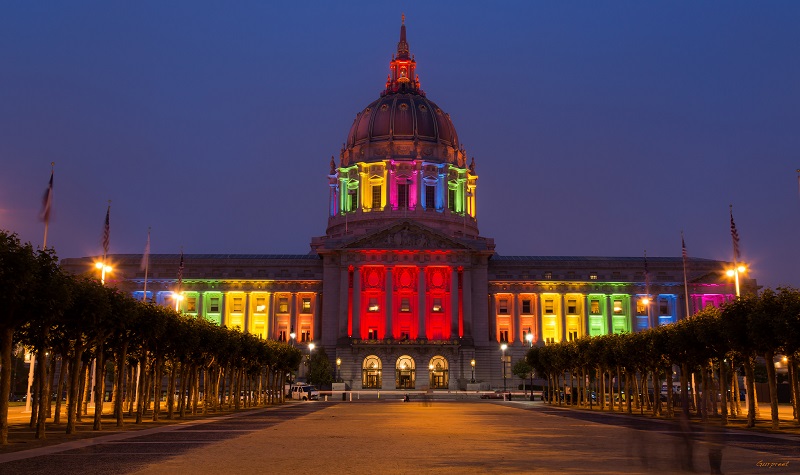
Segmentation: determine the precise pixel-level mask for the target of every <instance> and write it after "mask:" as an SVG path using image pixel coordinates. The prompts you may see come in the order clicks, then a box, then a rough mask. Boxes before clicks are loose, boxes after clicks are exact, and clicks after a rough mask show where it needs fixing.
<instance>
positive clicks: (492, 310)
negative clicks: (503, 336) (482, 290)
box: [489, 293, 497, 341]
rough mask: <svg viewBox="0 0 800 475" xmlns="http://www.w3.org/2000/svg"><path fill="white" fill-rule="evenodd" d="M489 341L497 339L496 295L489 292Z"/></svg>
mask: <svg viewBox="0 0 800 475" xmlns="http://www.w3.org/2000/svg"><path fill="white" fill-rule="evenodd" d="M489 341H497V296H496V295H495V294H494V293H490V294H489Z"/></svg>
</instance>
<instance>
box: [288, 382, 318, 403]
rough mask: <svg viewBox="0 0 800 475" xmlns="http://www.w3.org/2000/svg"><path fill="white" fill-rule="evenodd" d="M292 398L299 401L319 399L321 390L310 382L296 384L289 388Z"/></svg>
mask: <svg viewBox="0 0 800 475" xmlns="http://www.w3.org/2000/svg"><path fill="white" fill-rule="evenodd" d="M289 393H290V394H291V397H292V399H297V400H299V401H318V400H319V391H317V388H316V387H314V386H311V385H310V384H294V385H292V387H291V389H290V390H289Z"/></svg>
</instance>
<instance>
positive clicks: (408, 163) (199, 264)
mask: <svg viewBox="0 0 800 475" xmlns="http://www.w3.org/2000/svg"><path fill="white" fill-rule="evenodd" d="M416 67H417V65H416V62H415V60H414V57H413V56H412V55H410V54H409V47H408V43H407V42H406V31H405V25H402V26H401V27H400V42H399V43H398V45H397V52H396V54H395V55H393V56H392V61H391V63H390V74H389V77H388V78H387V80H386V84H385V88H384V90H383V91H382V92H381V93H380V96H379V97H378V98H377V99H376V100H375V101H373V102H372V103H370V104H369V105H367V106H366V107H365V108H364V109H363V110H362V111H361V112H359V113H358V114H357V115H356V117H355V120H354V121H353V124H352V126H351V127H350V131H349V132H348V134H347V138H346V143H345V147H344V148H343V149H342V151H341V153H340V154H339V159H338V165H337V162H336V160H335V159H333V158H332V159H331V162H330V170H329V171H328V175H327V186H328V189H329V203H328V209H329V217H328V223H327V229H326V232H325V235H324V236H320V237H314V238H312V239H311V250H310V252H309V253H308V254H298V255H274V254H220V255H214V254H189V255H186V256H184V270H183V273H182V280H181V282H180V286H181V287H180V289H178V285H179V281H178V276H177V269H178V267H179V261H180V259H181V256H179V255H177V254H160V255H152V256H151V259H150V262H151V264H150V268H149V274H148V277H147V290H146V292H147V295H146V298H147V299H148V300H151V301H153V302H155V303H157V304H162V305H167V306H176V304H177V305H178V306H179V307H180V310H181V311H182V312H183V313H184V314H186V315H189V316H191V317H194V318H205V319H207V320H210V321H212V322H215V323H217V324H219V325H226V326H228V327H238V328H240V329H242V330H243V331H246V332H249V333H253V334H255V335H258V336H260V337H262V338H268V339H274V340H280V341H287V342H288V341H290V340H292V335H294V343H295V344H296V345H298V346H299V347H301V348H305V347H307V345H308V344H309V343H311V342H314V344H315V345H316V346H317V347H324V348H325V351H326V353H327V354H328V356H329V357H330V358H331V363H332V364H333V365H336V362H338V361H341V364H340V365H337V366H338V367H337V372H338V376H339V378H341V379H342V380H343V381H344V382H345V383H347V384H348V385H349V387H350V388H352V389H417V390H428V389H433V390H446V389H450V390H454V389H465V388H466V385H467V384H468V383H470V382H471V381H473V380H474V381H476V382H479V383H484V384H487V383H488V384H490V385H491V386H493V387H502V386H503V377H504V373H505V376H506V377H508V378H512V377H513V376H512V374H511V371H510V368H511V365H512V364H513V362H515V361H517V360H518V359H521V358H523V357H524V355H525V352H526V350H527V348H529V347H530V346H531V345H544V344H548V343H553V342H561V341H569V340H573V339H576V338H581V337H583V336H586V335H591V336H597V335H604V334H607V333H622V332H636V331H641V330H644V329H647V328H652V327H655V326H658V325H664V324H668V323H672V322H675V321H677V320H679V319H682V318H686V317H687V309H688V312H689V313H690V314H691V313H694V312H696V311H698V310H700V309H702V308H703V307H706V306H708V305H716V306H719V305H720V304H722V303H723V302H725V301H728V300H730V299H732V298H733V296H734V288H733V284H732V283H731V282H730V280H729V279H728V278H727V277H726V276H725V274H724V270H725V268H726V267H728V266H729V263H726V262H721V261H715V260H709V259H698V258H692V259H689V260H688V261H687V269H686V272H687V279H686V281H687V284H684V268H683V259H682V258H681V257H674V258H672V257H669V258H664V257H650V258H648V259H647V260H646V261H645V258H644V257H546V256H545V257H542V256H502V255H500V254H498V253H496V252H495V242H494V239H492V238H490V237H486V236H482V235H481V234H480V232H479V229H478V220H477V201H478V194H477V189H478V169H477V168H476V165H475V161H474V159H473V160H468V159H467V156H466V154H465V152H464V149H463V148H462V146H461V145H460V143H459V139H458V135H457V133H456V129H455V127H454V126H453V122H452V120H451V118H450V115H449V114H447V113H446V112H445V111H444V110H442V109H441V108H440V107H439V106H438V105H437V104H436V103H434V102H433V101H431V100H430V99H429V98H428V97H427V96H426V94H425V93H424V92H423V90H422V89H421V88H420V82H419V79H418V78H417V75H416ZM487 168H488V167H487ZM323 173H324V172H323ZM487 173H490V171H487ZM323 186H324V185H323ZM109 259H110V260H111V261H113V265H114V273H113V275H112V276H110V279H109V281H108V282H109V283H110V284H111V285H116V286H118V287H119V288H121V289H124V290H125V291H127V292H130V293H131V294H132V295H134V296H136V297H138V298H142V297H143V292H144V288H145V273H144V271H143V270H140V262H141V259H142V256H141V255H140V254H117V255H112V256H110V257H109ZM94 260H96V258H92V257H86V258H79V259H65V260H64V262H63V265H64V267H65V268H66V269H68V270H70V271H71V272H74V273H84V272H86V271H87V269H88V268H89V267H91V266H93V263H94ZM743 285H747V286H749V287H753V286H755V282H753V281H747V282H744V283H743ZM177 292H180V295H181V298H180V299H178V298H177V295H178V293H177ZM687 298H688V301H687ZM502 344H506V345H507V348H506V349H505V350H501V345H502Z"/></svg>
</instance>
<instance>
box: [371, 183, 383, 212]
mask: <svg viewBox="0 0 800 475" xmlns="http://www.w3.org/2000/svg"><path fill="white" fill-rule="evenodd" d="M380 208H381V185H373V187H372V209H380Z"/></svg>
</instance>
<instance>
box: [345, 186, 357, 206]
mask: <svg viewBox="0 0 800 475" xmlns="http://www.w3.org/2000/svg"><path fill="white" fill-rule="evenodd" d="M347 193H348V195H349V196H350V211H355V210H356V209H358V190H354V189H350V190H347Z"/></svg>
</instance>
